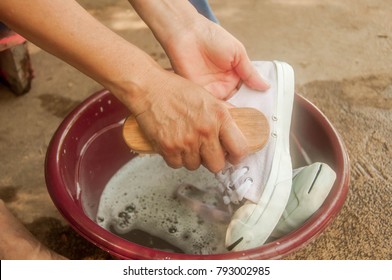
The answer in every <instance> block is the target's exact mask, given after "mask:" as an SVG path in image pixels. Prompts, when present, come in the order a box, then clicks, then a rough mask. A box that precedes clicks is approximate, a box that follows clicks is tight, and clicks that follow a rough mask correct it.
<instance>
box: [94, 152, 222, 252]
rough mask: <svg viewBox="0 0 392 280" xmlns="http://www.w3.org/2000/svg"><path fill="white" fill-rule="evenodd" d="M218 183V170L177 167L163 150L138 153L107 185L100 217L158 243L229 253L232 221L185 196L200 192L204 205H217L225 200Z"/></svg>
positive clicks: (126, 234) (125, 234)
mask: <svg viewBox="0 0 392 280" xmlns="http://www.w3.org/2000/svg"><path fill="white" fill-rule="evenodd" d="M218 185H219V182H218V181H217V180H216V179H215V176H214V174H212V173H210V172H209V171H208V170H207V169H206V168H204V167H200V168H199V169H198V170H196V171H188V170H186V169H185V168H181V169H172V168H170V167H168V166H167V165H166V163H165V162H164V160H163V158H162V157H161V156H159V155H146V156H142V157H141V156H138V157H135V158H134V159H132V160H131V161H129V162H128V163H127V164H125V165H124V166H123V167H122V168H121V169H120V170H118V172H117V173H116V174H115V175H114V176H113V177H112V178H111V179H110V181H109V182H108V184H107V185H106V187H105V189H104V191H103V193H102V196H101V199H100V202H99V207H98V213H97V223H98V224H99V225H100V226H102V227H103V228H105V229H107V230H109V231H111V232H113V233H116V234H118V235H119V236H120V237H122V238H125V239H128V240H129V241H131V242H134V243H138V244H140V245H143V246H148V247H152V248H155V249H160V250H167V251H172V252H173V251H174V252H183V253H186V254H217V253H224V252H227V249H226V248H225V247H224V238H225V233H226V228H227V225H226V224H224V223H218V222H216V221H211V220H209V219H208V211H207V213H206V215H200V213H202V211H195V209H192V208H191V207H189V206H187V204H186V203H184V201H183V199H184V197H187V195H188V196H189V195H191V196H198V200H201V201H202V202H203V203H204V205H211V206H212V208H214V209H215V208H216V206H217V205H218V204H220V203H221V201H220V197H219V195H215V196H214V195H211V189H218ZM179 186H185V187H183V188H181V192H182V193H181V194H180V193H178V192H177V190H178V187H179ZM191 186H194V187H191ZM198 190H200V191H199V192H198ZM222 212H224V211H222ZM140 235H142V238H141V239H142V241H141V240H140ZM137 236H139V237H137ZM143 236H144V237H145V238H143ZM168 244H169V245H168Z"/></svg>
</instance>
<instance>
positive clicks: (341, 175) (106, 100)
mask: <svg viewBox="0 0 392 280" xmlns="http://www.w3.org/2000/svg"><path fill="white" fill-rule="evenodd" d="M128 115H129V111H128V110H127V109H126V108H125V106H124V105H123V104H122V103H120V102H119V101H118V100H117V99H116V98H115V97H114V96H113V95H112V94H111V93H109V92H108V91H106V90H102V91H100V92H97V93H95V94H93V95H92V96H91V97H89V98H88V99H86V100H85V101H84V102H82V103H81V104H80V105H79V106H78V107H77V108H76V109H75V110H74V111H72V112H71V113H70V114H69V115H68V116H67V117H66V118H65V120H64V121H63V122H62V123H61V125H60V126H59V128H58V129H57V131H56V132H55V134H54V136H53V138H52V141H51V143H50V145H49V148H48V151H47V156H46V163H45V175H46V183H47V188H48V191H49V193H50V195H51V198H52V200H53V202H54V204H55V205H56V207H57V208H58V210H59V211H60V212H61V214H62V215H63V216H64V217H65V219H66V220H67V221H68V222H69V223H70V225H71V226H72V227H73V228H74V229H75V230H76V231H77V232H79V233H80V234H81V235H82V236H84V237H85V238H86V239H87V240H89V241H91V242H92V243H93V244H95V245H97V246H99V247H100V248H102V249H103V250H105V251H108V252H109V253H110V254H112V255H113V256H115V257H117V258H121V259H278V258H281V257H282V256H285V255H287V254H289V253H291V252H293V251H295V250H297V249H299V248H301V247H302V246H304V245H306V244H307V243H308V242H310V241H311V240H312V239H314V238H315V237H316V236H318V235H319V234H320V233H321V232H322V231H323V230H324V229H325V228H326V227H327V225H328V224H329V223H330V222H331V221H332V220H333V219H334V217H335V216H336V215H337V214H338V212H339V211H340V209H341V207H342V205H343V204H344V201H345V198H346V195H347V191H348V185H349V159H348V155H347V152H346V149H345V146H344V144H343V142H342V140H341V138H340V136H339V134H338V133H337V131H336V130H335V129H334V128H333V126H332V125H331V123H330V122H329V121H328V120H327V118H326V117H325V116H324V115H323V114H322V113H321V112H320V111H319V110H318V109H317V108H316V107H315V106H314V105H313V104H311V103H310V102H309V101H307V100H306V99H305V98H303V97H301V96H300V95H296V96H295V102H294V111H293V121H292V134H294V135H295V137H296V138H297V140H298V141H299V143H301V146H302V147H303V148H304V149H305V150H306V152H307V154H308V155H309V157H310V158H311V159H312V161H321V162H325V163H327V164H329V165H330V166H331V167H332V168H333V169H334V170H335V172H336V173H337V179H336V181H335V184H334V186H333V188H332V190H331V192H330V194H329V196H328V197H327V199H326V201H325V202H324V204H323V206H322V207H321V208H320V209H319V210H318V211H317V212H316V213H315V214H314V215H313V216H312V217H311V218H310V219H309V220H308V221H307V222H306V223H305V224H303V225H302V226H301V227H300V228H299V229H297V230H295V231H293V232H291V233H290V234H287V235H286V236H284V237H282V238H280V239H278V240H276V241H274V242H271V243H268V244H265V245H263V246H260V247H257V248H254V249H251V250H246V251H239V252H229V253H224V254H214V255H189V254H179V253H170V252H165V251H160V250H155V249H151V248H147V247H143V246H140V245H137V244H135V243H132V242H129V241H127V240H125V239H122V238H121V237H119V236H117V235H115V234H113V233H111V232H109V231H107V230H105V229H103V228H102V227H100V226H99V225H98V224H96V223H95V217H96V213H97V208H98V203H99V199H100V196H101V194H102V191H103V189H104V187H105V185H106V184H107V182H108V181H109V179H110V178H111V177H112V176H113V175H114V173H116V171H117V170H118V169H120V167H122V166H123V165H124V164H125V163H126V162H128V161H129V160H131V159H132V157H133V156H132V154H131V153H130V152H129V149H128V148H127V146H126V145H125V143H124V141H123V139H122V135H121V125H122V121H123V120H124V118H125V117H127V116H128ZM292 142H294V141H292ZM291 147H292V151H291V154H292V158H293V165H294V167H300V166H302V165H305V163H304V160H303V158H301V155H300V153H299V152H298V149H297V148H296V145H295V144H294V143H292V144H291Z"/></svg>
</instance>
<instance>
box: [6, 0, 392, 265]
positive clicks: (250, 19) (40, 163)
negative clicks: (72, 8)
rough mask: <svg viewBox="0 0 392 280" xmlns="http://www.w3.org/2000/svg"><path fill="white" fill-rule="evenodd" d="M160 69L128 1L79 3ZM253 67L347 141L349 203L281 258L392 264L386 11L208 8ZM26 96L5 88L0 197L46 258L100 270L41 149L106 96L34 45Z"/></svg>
mask: <svg viewBox="0 0 392 280" xmlns="http://www.w3.org/2000/svg"><path fill="white" fill-rule="evenodd" d="M79 2H80V3H81V4H82V5H83V6H84V7H85V8H86V9H88V10H89V11H90V12H91V13H92V14H93V15H94V16H96V17H97V18H98V19H99V20H100V21H101V22H103V23H104V24H106V25H107V26H109V27H110V28H111V29H113V30H114V31H115V32H117V33H119V34H120V35H121V36H123V37H125V38H126V39H128V40H129V41H131V42H133V43H134V44H136V45H137V46H139V47H140V48H142V49H143V50H145V51H146V52H147V53H149V54H150V55H151V56H152V57H153V58H154V59H156V60H157V61H158V62H159V63H160V64H162V65H163V66H165V67H168V66H169V63H168V60H167V58H166V56H165V54H164V52H163V51H162V49H161V47H160V46H159V44H158V43H157V42H156V41H155V39H154V37H153V36H152V34H151V32H150V31H149V29H148V28H147V27H146V26H145V24H144V23H143V22H142V21H141V20H140V19H139V18H138V16H137V15H136V13H135V12H134V11H133V10H132V8H131V6H130V5H129V4H128V2H127V1H125V0H111V1H109V0H99V1H98V0H79ZM210 3H211V6H212V7H213V10H214V11H215V13H216V15H217V17H218V18H219V20H220V23H221V25H222V26H223V27H225V28H226V29H227V30H228V31H230V32H231V33H232V34H233V35H235V36H236V37H237V38H238V39H239V40H240V41H242V42H243V44H244V45H245V46H246V49H247V50H248V53H249V56H250V57H251V59H252V60H273V59H279V60H283V61H287V62H288V63H290V64H291V65H292V66H293V67H294V69H295V73H296V86H297V92H299V93H300V94H302V95H304V96H305V97H307V98H308V99H310V100H311V101H312V102H313V103H314V104H316V105H317V106H318V107H319V108H320V109H321V110H322V111H323V112H324V113H325V114H326V116H327V117H328V118H329V119H330V120H331V122H332V123H333V125H334V126H335V127H336V129H337V130H338V131H339V132H340V134H341V135H342V138H343V140H344V142H345V144H346V146H347V148H348V151H349V154H350V159H351V171H352V172H351V181H350V191H349V194H348V197H347V201H346V203H345V205H344V207H343V209H342V211H341V212H340V214H339V215H338V217H337V218H336V219H335V220H334V222H333V223H332V224H331V225H330V226H329V227H328V228H327V229H326V230H325V231H324V232H323V233H322V234H321V235H320V236H319V237H318V238H317V239H316V240H315V241H313V242H312V243H310V244H309V245H307V246H306V247H304V248H303V249H301V250H299V251H297V252H295V253H293V254H291V255H289V256H288V257H287V258H288V259H391V258H392V238H391V236H392V223H391V221H392V218H391V217H392V183H391V181H392V160H391V158H392V145H391V143H392V142H391V139H392V121H391V120H392V66H391V65H392V22H391V20H390V19H391V18H392V7H391V5H389V2H388V1H383V0H346V1H339V0H329V1H317V0H264V1H260V0H244V1H224V0H211V1H210ZM29 49H30V53H31V58H32V64H33V69H34V73H35V78H34V80H33V85H32V89H31V91H30V92H29V93H28V94H26V95H24V96H21V97H16V96H14V95H13V94H12V93H11V92H10V91H9V90H8V89H7V88H6V87H4V86H1V85H0V159H1V160H0V198H2V199H3V200H4V201H5V202H6V204H7V206H8V207H9V208H10V209H11V210H12V212H13V213H14V214H15V215H17V217H19V218H20V219H21V220H22V221H23V223H25V224H26V225H27V227H28V228H29V229H30V230H31V232H32V233H33V234H34V235H35V236H36V237H37V238H39V239H40V240H42V241H43V242H44V243H45V244H47V245H48V246H49V247H50V248H52V249H54V250H55V251H57V252H59V253H61V254H64V255H65V256H66V257H69V258H73V259H106V258H110V256H108V255H107V254H106V253H105V252H103V251H101V250H99V249H98V248H96V247H95V246H93V245H91V244H89V243H88V242H86V241H85V240H84V239H83V238H81V237H79V236H78V235H77V234H76V233H74V232H73V231H72V230H71V229H70V228H69V226H68V225H67V224H66V222H65V221H64V220H63V218H62V217H61V216H60V214H59V213H58V212H57V210H56V208H55V207H54V205H53V203H52V201H51V199H50V197H49V195H48V193H47V190H46V185H45V180H44V159H45V153H46V149H47V147H48V143H49V141H50V139H51V137H52V135H53V133H54V131H55V130H56V128H57V126H58V125H59V124H60V122H61V121H62V119H63V118H64V117H65V116H66V114H67V113H68V112H69V111H70V110H71V109H72V108H73V107H74V106H76V105H77V104H78V103H79V102H81V101H82V100H83V99H85V98H86V97H87V96H89V95H90V94H92V93H93V92H95V91H97V90H99V89H101V86H100V85H98V84H97V83H95V82H94V81H92V80H91V79H89V78H87V77H86V76H84V75H83V74H81V73H79V72H78V71H76V70H75V69H73V68H72V67H70V66H68V65H67V64H65V63H63V62H62V61H60V60H58V59H57V58H55V57H53V56H51V55H49V54H47V53H46V52H44V51H42V50H41V49H39V48H37V47H36V46H34V45H30V46H29Z"/></svg>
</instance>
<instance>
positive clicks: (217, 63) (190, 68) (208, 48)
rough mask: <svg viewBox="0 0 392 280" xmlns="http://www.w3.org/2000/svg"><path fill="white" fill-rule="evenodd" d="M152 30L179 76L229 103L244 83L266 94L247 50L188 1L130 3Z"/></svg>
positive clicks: (132, 0) (266, 87)
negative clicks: (230, 98) (229, 99)
mask: <svg viewBox="0 0 392 280" xmlns="http://www.w3.org/2000/svg"><path fill="white" fill-rule="evenodd" d="M129 2H130V3H131V4H132V5H133V7H134V8H135V10H136V11H137V12H138V13H139V15H140V16H141V17H142V19H143V20H144V21H145V22H146V23H147V25H148V26H149V27H150V28H151V30H153V33H154V35H155V37H156V38H157V40H158V41H159V42H160V44H161V45H162V47H163V48H164V49H165V52H166V53H167V55H168V56H169V59H170V61H171V64H172V66H173V68H174V70H175V72H176V73H178V74H180V75H181V76H183V77H185V78H188V79H190V80H192V81H194V82H196V83H197V84H199V85H202V86H204V87H205V88H206V89H207V90H208V91H209V92H211V93H212V94H214V95H215V96H216V97H218V98H220V99H224V100H225V99H228V98H229V97H231V96H232V95H233V94H234V93H235V92H236V90H237V88H238V86H239V85H240V84H241V82H244V83H245V84H247V85H248V86H249V87H251V88H253V89H256V90H261V91H264V90H266V89H268V87H269V85H268V83H267V82H265V81H264V80H262V79H261V77H260V76H259V74H258V73H257V71H256V70H255V69H254V67H253V66H252V64H251V63H250V60H249V58H248V56H247V54H246V51H245V48H244V46H243V45H242V44H241V43H240V42H239V41H238V40H237V39H236V38H234V37H233V36H232V35H231V34H229V33H228V32H227V31H226V30H224V29H223V28H222V27H221V26H219V25H217V24H215V23H213V22H211V21H210V20H207V19H206V18H205V17H204V16H201V15H200V14H198V13H197V11H196V9H195V8H194V7H193V6H192V5H191V4H190V3H189V2H188V1H186V0H162V1H153V0H129Z"/></svg>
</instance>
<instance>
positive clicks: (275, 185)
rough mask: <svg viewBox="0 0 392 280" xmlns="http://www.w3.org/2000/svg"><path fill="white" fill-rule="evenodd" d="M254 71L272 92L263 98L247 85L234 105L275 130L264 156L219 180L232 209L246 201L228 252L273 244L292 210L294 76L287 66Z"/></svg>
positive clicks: (233, 224) (231, 229)
mask: <svg viewBox="0 0 392 280" xmlns="http://www.w3.org/2000/svg"><path fill="white" fill-rule="evenodd" d="M254 65H255V67H256V69H257V70H258V71H259V73H260V74H261V75H262V76H263V77H264V78H265V79H266V80H267V81H269V82H270V84H271V87H270V89H269V90H268V91H267V92H257V91H254V90H251V89H249V88H247V87H246V86H245V85H244V86H242V87H241V88H240V90H239V91H238V92H237V93H236V94H235V95H234V96H233V97H232V98H231V99H230V100H228V101H229V102H230V103H232V104H233V105H234V106H236V107H253V108H256V109H258V110H260V111H261V112H262V113H264V115H265V116H266V117H267V118H268V120H269V124H270V131H271V135H270V139H269V141H268V143H267V145H266V146H265V147H264V148H263V149H262V150H261V151H258V152H256V153H254V154H251V155H249V156H248V157H247V158H245V159H244V160H243V161H242V162H241V163H240V164H239V165H236V166H228V167H227V168H226V169H225V170H223V171H222V172H221V173H220V174H217V178H218V180H220V182H221V183H222V186H221V188H222V190H223V192H224V193H225V198H224V199H225V202H226V203H229V202H233V203H240V202H241V203H243V202H242V201H243V200H245V201H246V202H245V203H244V204H243V205H242V206H240V207H239V208H238V210H237V211H236V212H235V213H234V215H233V217H232V219H231V221H230V223H229V225H228V228H227V232H226V241H225V243H226V247H227V248H228V249H229V250H234V251H238V250H246V249H251V248H254V247H257V246H260V245H262V244H263V243H264V242H265V241H266V240H267V239H268V237H269V236H270V235H271V233H272V231H273V229H274V228H275V227H276V224H277V223H278V221H279V219H280V217H281V215H282V213H283V211H284V209H285V207H286V204H287V201H288V198H289V195H290V191H291V184H292V165H291V157H290V149H289V132H290V124H291V113H292V106H293V99H294V72H293V69H292V68H291V66H290V65H288V64H286V63H284V62H277V61H274V62H254Z"/></svg>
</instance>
